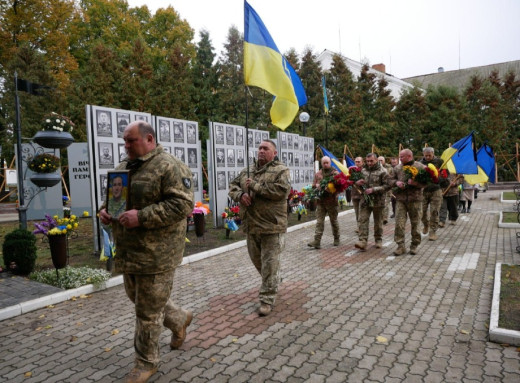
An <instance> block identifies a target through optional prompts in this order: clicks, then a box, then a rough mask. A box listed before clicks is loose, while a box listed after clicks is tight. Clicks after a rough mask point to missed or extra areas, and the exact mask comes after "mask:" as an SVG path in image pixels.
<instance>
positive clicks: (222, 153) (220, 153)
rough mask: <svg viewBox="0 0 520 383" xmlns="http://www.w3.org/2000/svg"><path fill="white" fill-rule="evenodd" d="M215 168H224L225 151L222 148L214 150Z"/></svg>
mask: <svg viewBox="0 0 520 383" xmlns="http://www.w3.org/2000/svg"><path fill="white" fill-rule="evenodd" d="M215 152H216V157H217V167H218V168H222V167H224V166H226V151H225V149H223V148H217V149H216V151H215Z"/></svg>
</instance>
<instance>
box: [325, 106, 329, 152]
mask: <svg viewBox="0 0 520 383" xmlns="http://www.w3.org/2000/svg"><path fill="white" fill-rule="evenodd" d="M327 116H328V115H327V114H325V146H326V147H327V148H328V147H329V127H328V125H327Z"/></svg>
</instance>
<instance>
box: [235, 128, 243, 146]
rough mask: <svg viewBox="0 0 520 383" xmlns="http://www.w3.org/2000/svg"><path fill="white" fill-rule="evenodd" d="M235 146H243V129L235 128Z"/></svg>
mask: <svg viewBox="0 0 520 383" xmlns="http://www.w3.org/2000/svg"><path fill="white" fill-rule="evenodd" d="M235 142H236V145H237V146H240V145H244V128H236V140H235Z"/></svg>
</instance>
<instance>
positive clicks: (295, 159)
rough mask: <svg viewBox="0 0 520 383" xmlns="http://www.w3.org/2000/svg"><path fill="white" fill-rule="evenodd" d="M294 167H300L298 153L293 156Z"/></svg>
mask: <svg viewBox="0 0 520 383" xmlns="http://www.w3.org/2000/svg"><path fill="white" fill-rule="evenodd" d="M294 166H300V155H299V154H298V153H295V154H294Z"/></svg>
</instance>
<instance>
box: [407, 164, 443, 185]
mask: <svg viewBox="0 0 520 383" xmlns="http://www.w3.org/2000/svg"><path fill="white" fill-rule="evenodd" d="M403 171H404V174H405V178H406V185H407V186H412V185H409V184H408V180H410V179H411V180H413V181H416V182H418V183H420V184H423V185H428V184H432V183H433V184H436V183H439V171H438V170H437V168H436V167H435V165H433V164H428V166H427V167H426V168H424V169H417V168H416V167H415V166H410V165H406V166H403Z"/></svg>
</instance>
